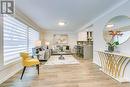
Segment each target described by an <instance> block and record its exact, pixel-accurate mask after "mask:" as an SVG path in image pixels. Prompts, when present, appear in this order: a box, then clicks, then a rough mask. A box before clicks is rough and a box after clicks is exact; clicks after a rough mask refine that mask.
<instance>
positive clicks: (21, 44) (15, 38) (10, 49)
mask: <svg viewBox="0 0 130 87" xmlns="http://www.w3.org/2000/svg"><path fill="white" fill-rule="evenodd" d="M3 21H4V22H3V32H4V62H9V61H11V60H12V59H17V58H19V53H20V52H22V51H27V25H25V24H23V23H22V22H20V21H18V20H17V19H15V18H14V17H11V16H5V17H4V20H3Z"/></svg>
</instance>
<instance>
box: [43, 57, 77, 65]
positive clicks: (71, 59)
mask: <svg viewBox="0 0 130 87" xmlns="http://www.w3.org/2000/svg"><path fill="white" fill-rule="evenodd" d="M59 57H60V55H54V56H51V57H50V59H49V60H48V61H47V62H46V63H45V65H62V64H79V61H78V60H77V59H75V58H74V57H73V56H72V55H63V57H64V59H60V58H59Z"/></svg>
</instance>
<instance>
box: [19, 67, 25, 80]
mask: <svg viewBox="0 0 130 87" xmlns="http://www.w3.org/2000/svg"><path fill="white" fill-rule="evenodd" d="M25 69H26V66H24V68H23V72H22V75H21V78H20V79H21V80H22V78H23V74H24V72H25Z"/></svg>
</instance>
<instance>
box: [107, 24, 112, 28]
mask: <svg viewBox="0 0 130 87" xmlns="http://www.w3.org/2000/svg"><path fill="white" fill-rule="evenodd" d="M106 27H107V28H112V27H114V25H113V24H109V25H107V26H106Z"/></svg>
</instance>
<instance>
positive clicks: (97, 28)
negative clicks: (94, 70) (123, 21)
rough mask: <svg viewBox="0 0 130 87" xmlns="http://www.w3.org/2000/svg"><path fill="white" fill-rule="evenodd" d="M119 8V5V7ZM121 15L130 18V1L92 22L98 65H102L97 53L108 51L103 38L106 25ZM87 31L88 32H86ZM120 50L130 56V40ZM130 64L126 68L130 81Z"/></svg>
mask: <svg viewBox="0 0 130 87" xmlns="http://www.w3.org/2000/svg"><path fill="white" fill-rule="evenodd" d="M118 6H119V5H118ZM119 15H126V16H129V17H130V1H129V0H128V1H127V2H126V3H123V4H122V5H120V6H119V7H118V8H116V7H115V9H113V10H109V12H106V14H104V15H102V16H100V17H98V19H96V20H95V21H93V22H91V23H92V24H93V27H92V28H91V29H90V30H93V36H94V55H93V56H94V58H93V62H94V63H96V64H97V65H100V61H99V56H98V54H97V52H96V51H98V50H106V46H107V45H106V42H105V41H104V38H103V29H104V27H105V24H106V23H107V22H108V21H109V20H110V19H111V18H113V17H115V16H119ZM84 31H86V30H84ZM119 50H120V51H121V52H123V53H126V54H128V55H130V39H129V40H128V41H127V42H125V43H123V44H121V45H120V46H119ZM129 68H130V64H129V65H128V67H127V68H126V72H125V78H126V79H128V80H130V69H129Z"/></svg>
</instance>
